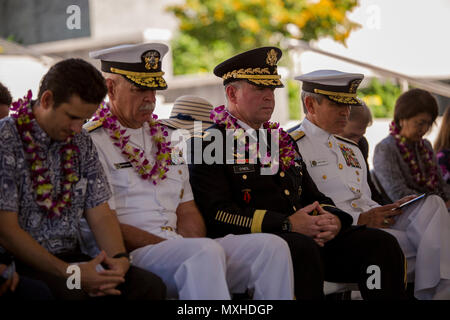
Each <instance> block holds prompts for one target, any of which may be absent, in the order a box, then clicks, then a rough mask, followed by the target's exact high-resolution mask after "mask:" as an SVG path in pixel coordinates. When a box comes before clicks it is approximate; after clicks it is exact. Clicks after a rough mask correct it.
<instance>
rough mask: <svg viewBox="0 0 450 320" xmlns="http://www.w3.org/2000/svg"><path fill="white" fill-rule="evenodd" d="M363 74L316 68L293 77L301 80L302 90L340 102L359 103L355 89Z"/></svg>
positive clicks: (356, 104)
mask: <svg viewBox="0 0 450 320" xmlns="http://www.w3.org/2000/svg"><path fill="white" fill-rule="evenodd" d="M363 78H364V75H363V74H361V73H347V72H341V71H337V70H317V71H313V72H309V73H305V74H303V75H301V76H297V77H295V80H299V81H302V82H303V84H302V90H303V91H306V92H312V93H317V94H321V95H324V96H326V97H327V98H328V99H330V100H332V101H335V102H337V103H340V104H351V105H355V106H360V105H361V103H362V102H361V100H359V98H358V97H357V96H356V89H357V88H358V86H359V84H360V83H361V81H362V79H363Z"/></svg>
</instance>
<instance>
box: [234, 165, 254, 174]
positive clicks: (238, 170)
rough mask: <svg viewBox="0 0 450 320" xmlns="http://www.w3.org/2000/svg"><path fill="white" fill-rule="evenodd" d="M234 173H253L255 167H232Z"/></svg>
mask: <svg viewBox="0 0 450 320" xmlns="http://www.w3.org/2000/svg"><path fill="white" fill-rule="evenodd" d="M233 170H234V173H247V172H255V165H253V164H241V165H235V166H233Z"/></svg>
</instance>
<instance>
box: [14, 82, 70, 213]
mask: <svg viewBox="0 0 450 320" xmlns="http://www.w3.org/2000/svg"><path fill="white" fill-rule="evenodd" d="M31 97H32V93H31V90H28V93H27V95H26V96H25V97H24V98H23V100H22V99H19V100H18V101H16V102H14V103H13V105H12V107H11V110H12V111H13V113H12V115H11V116H12V117H13V118H14V119H15V120H16V126H17V130H18V131H19V134H20V136H21V138H22V142H23V144H24V150H25V153H26V154H27V160H28V163H29V164H30V168H31V179H32V182H33V188H34V189H35V190H36V203H37V204H38V205H39V207H41V208H42V209H44V210H45V211H46V212H47V213H48V215H47V217H48V218H53V217H59V216H61V213H62V210H63V209H64V208H65V207H69V206H70V205H71V202H72V185H73V184H74V183H76V182H77V181H78V176H77V175H76V173H75V170H74V169H73V168H74V163H73V157H74V156H75V155H76V154H77V153H78V152H79V149H78V147H77V146H76V145H74V144H72V138H73V136H74V133H73V134H72V135H70V136H69V137H68V138H67V139H66V141H65V142H66V144H65V145H64V146H63V147H62V148H61V150H60V151H59V152H60V154H61V157H62V161H61V167H62V168H61V169H62V172H63V173H64V180H63V181H62V191H61V194H60V195H58V197H57V199H56V200H55V199H53V198H52V191H53V185H52V184H51V182H50V178H49V174H48V168H46V167H44V163H45V160H46V158H43V157H41V156H39V153H41V154H42V152H39V151H40V147H39V145H37V144H36V142H35V141H34V138H33V136H32V134H31V130H32V127H33V124H32V123H31V120H33V119H34V115H33V111H32V109H31Z"/></svg>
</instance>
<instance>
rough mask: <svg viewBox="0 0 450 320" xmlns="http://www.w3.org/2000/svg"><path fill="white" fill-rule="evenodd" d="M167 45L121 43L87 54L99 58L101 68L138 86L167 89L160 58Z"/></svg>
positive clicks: (166, 49)
mask: <svg viewBox="0 0 450 320" xmlns="http://www.w3.org/2000/svg"><path fill="white" fill-rule="evenodd" d="M167 51H168V47H167V46H166V45H164V44H161V43H145V44H139V45H121V46H117V47H112V48H108V49H104V50H100V51H95V52H91V53H90V54H89V56H90V57H91V58H94V59H100V60H101V70H102V71H103V72H107V73H115V74H120V75H122V76H123V77H124V78H125V79H127V80H128V81H130V82H131V83H133V84H134V85H136V86H137V87H139V88H143V89H151V90H164V89H167V83H166V81H165V80H164V78H163V75H164V71H162V69H161V67H162V58H163V57H164V55H165V54H166V53H167Z"/></svg>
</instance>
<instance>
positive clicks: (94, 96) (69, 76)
mask: <svg viewBox="0 0 450 320" xmlns="http://www.w3.org/2000/svg"><path fill="white" fill-rule="evenodd" d="M46 90H50V91H51V92H52V93H53V101H54V106H55V107H57V106H58V105H60V104H61V103H64V102H68V101H69V99H70V98H71V97H72V95H74V94H76V95H78V96H79V97H80V99H81V100H83V101H84V102H87V103H94V104H100V102H102V100H103V99H104V98H105V96H106V93H107V88H106V83H105V79H104V78H103V76H102V74H101V73H100V72H99V71H98V70H97V69H96V68H95V67H94V66H93V65H91V64H90V63H88V62H86V61H84V60H82V59H66V60H63V61H60V62H58V63H57V64H55V65H54V66H52V67H51V68H50V70H49V71H48V72H47V73H46V74H45V75H44V77H43V78H42V80H41V85H40V87H39V94H38V99H39V100H40V99H41V97H42V94H43V93H44V92H45V91H46Z"/></svg>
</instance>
